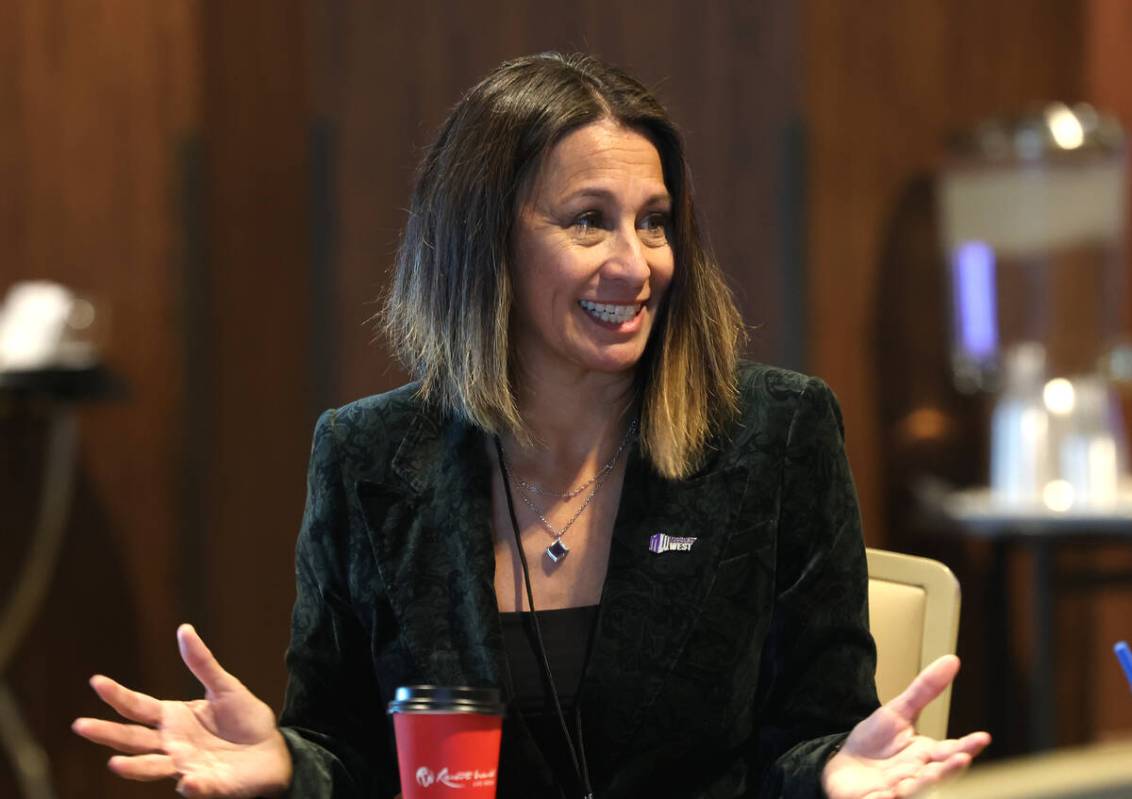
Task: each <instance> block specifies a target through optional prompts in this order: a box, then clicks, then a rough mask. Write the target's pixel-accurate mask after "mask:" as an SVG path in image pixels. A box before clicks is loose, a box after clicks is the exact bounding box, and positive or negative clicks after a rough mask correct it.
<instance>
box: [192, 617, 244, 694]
mask: <svg viewBox="0 0 1132 799" xmlns="http://www.w3.org/2000/svg"><path fill="white" fill-rule="evenodd" d="M177 647H178V648H179V649H180V650H181V660H183V661H185V665H186V666H188V667H189V671H191V672H192V673H193V676H194V677H196V678H197V679H198V680H200V684H201V685H203V686H204V687H205V690H207V691H211V692H212V693H222V692H224V691H230V690H232V689H233V688H234V687H237V686H239V685H240V684H241V683H240V681H239V680H237V679H236V678H235V677H233V676H232V675H231V674H229V673H228V672H226V671H225V670H224V669H223V668H222V667H221V665H220V663H219V662H217V660H216V658H215V657H213V654H212V652H211V651H210V650H209V648H208V647H207V646H205V645H204V641H202V640H201V637H200V636H199V635H197V631H196V630H195V629H193V626H192V625H191V624H182V625H181V626H180V627H178V628H177Z"/></svg>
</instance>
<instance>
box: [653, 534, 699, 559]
mask: <svg viewBox="0 0 1132 799" xmlns="http://www.w3.org/2000/svg"><path fill="white" fill-rule="evenodd" d="M694 543H696V538H695V536H685V537H680V536H675V535H666V534H665V533H656V534H655V535H653V536H652V537H651V538H650V539H649V552H655V553H656V554H658V555H659V554H660V553H661V552H688V551H690V550H691V549H692V544H694Z"/></svg>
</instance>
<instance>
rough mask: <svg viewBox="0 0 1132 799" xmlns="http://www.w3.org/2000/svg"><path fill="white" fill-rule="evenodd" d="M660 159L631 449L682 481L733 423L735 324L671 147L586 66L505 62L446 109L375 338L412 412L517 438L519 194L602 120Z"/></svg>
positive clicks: (627, 89)
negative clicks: (664, 277)
mask: <svg viewBox="0 0 1132 799" xmlns="http://www.w3.org/2000/svg"><path fill="white" fill-rule="evenodd" d="M607 118H608V119H613V120H615V121H617V122H618V123H620V124H622V125H625V126H627V127H631V128H633V129H635V130H639V131H641V132H642V133H643V134H644V135H645V136H647V137H648V138H649V139H650V141H652V142H653V144H654V145H655V146H656V148H657V150H658V152H659V154H660V161H661V165H662V168H663V171H664V182H665V185H666V186H667V188H668V191H669V194H670V195H671V196H672V215H671V231H670V232H669V236H670V241H671V244H672V248H673V255H674V257H675V272H674V274H673V279H672V283H671V285H670V287H669V290H668V295H667V297H666V298H665V300H664V302H663V305H662V308H661V309H660V312H659V314H658V317H657V324H656V326H655V327H654V329H653V331H652V333H651V338H650V341H649V344H648V346H647V347H646V350H645V353H644V355H643V357H642V360H641V363H640V364H639V365H638V367H637V387H638V394H639V400H640V403H641V419H640V430H641V449H642V452H643V454H644V455H645V457H647V458H648V459H649V460H650V461H651V463H652V464H653V466H654V467H655V468H656V469H657V471H658V472H659V473H660V474H662V475H664V476H665V477H669V478H679V477H685V476H687V475H689V474H691V473H692V472H693V471H694V470H695V468H696V467H697V465H698V464H699V463H700V461H701V460H702V456H703V454H704V450H705V447H706V445H707V442H708V440H709V438H710V437H711V435H712V433H713V432H716V431H717V430H719V429H720V428H721V426H722V425H723V424H724V423H725V422H726V421H727V420H728V419H730V418H731V417H732V416H733V415H734V414H735V412H736V407H737V401H738V389H737V385H736V366H737V360H738V351H739V346H740V341H741V339H742V336H743V326H742V321H741V318H740V316H739V312H738V310H737V309H736V308H735V304H734V301H733V300H732V297H731V293H730V291H729V290H728V288H727V286H726V284H725V282H724V280H723V276H722V273H721V272H720V269H719V266H718V265H717V264H716V262H715V260H714V258H713V257H712V256H711V254H710V253H709V252H708V250H707V247H706V246H705V244H704V243H703V241H702V239H701V237H700V234H699V230H698V227H697V223H696V213H695V207H694V204H693V201H692V192H691V186H690V179H689V172H688V167H687V164H686V162H685V159H684V144H683V140H682V138H681V136H680V134H679V132H678V131H677V129H676V127H675V125H674V124H673V123H672V121H671V120H670V119H669V117H668V114H667V112H666V111H665V110H664V108H663V106H661V104H660V103H659V102H658V101H657V100H656V98H655V97H654V96H653V95H652V93H651V92H649V91H648V89H646V88H645V87H644V86H643V85H642V84H641V83H640V82H638V81H637V80H635V79H633V78H632V77H630V76H629V75H627V74H625V73H624V72H622V71H621V70H619V69H617V68H616V67H613V66H610V65H608V64H606V63H604V62H602V61H600V60H598V59H597V58H594V57H592V56H587V55H569V56H564V55H560V54H557V53H543V54H540V55H534V56H528V57H525V58H519V59H516V60H514V61H507V62H505V63H503V64H502V65H500V66H499V67H498V68H497V69H495V70H494V71H493V72H492V73H491V74H490V75H488V76H487V77H486V78H484V79H483V80H482V81H481V82H480V83H479V84H477V85H476V86H475V87H473V88H472V89H471V90H470V91H469V92H468V93H467V94H466V95H465V96H464V97H463V99H461V100H460V102H459V103H457V105H456V107H455V108H454V109H453V110H452V112H451V114H449V116H448V118H447V120H446V121H445V122H444V124H443V125H442V127H441V129H440V132H439V134H438V136H437V138H436V140H435V141H434V142H433V144H432V146H431V147H430V148H429V150H428V152H427V154H426V155H425V158H424V161H423V162H422V164H421V167H420V171H419V173H418V176H417V182H416V187H415V189H414V191H413V196H412V201H411V204H410V208H409V220H408V222H407V224H406V226H405V230H404V233H403V236H402V240H401V245H400V248H399V250H398V254H397V260H396V265H395V269H394V277H393V285H392V288H391V289H390V292H389V295H388V297H387V299H386V303H385V307H384V311H383V323H384V328H385V332H386V334H387V336H388V337H389V339H390V341H391V343H392V345H393V347H394V349H395V351H396V352H397V354H398V356H399V357H400V358H401V360H402V361H403V362H404V363H405V365H406V366H407V367H408V368H409V370H410V371H411V372H412V373H413V375H414V376H415V377H416V378H417V379H418V380H419V381H420V393H421V395H422V396H423V398H424V399H425V400H426V401H428V402H430V403H434V404H435V405H436V406H438V407H439V408H441V409H442V410H444V411H446V412H451V413H456V414H458V415H460V416H461V417H463V418H464V419H466V420H467V421H469V422H470V423H472V424H475V425H477V426H479V427H481V428H482V429H484V430H486V431H488V432H500V431H503V430H508V431H511V432H512V433H514V434H516V435H518V436H520V437H521V438H526V430H525V427H524V424H523V419H522V417H521V415H520V413H519V409H518V406H517V403H516V399H515V396H516V393H515V389H514V385H513V382H514V380H515V362H514V358H513V352H512V351H513V346H512V342H511V340H510V334H511V302H512V286H511V278H510V274H509V267H510V264H509V261H510V241H511V230H512V227H513V225H514V224H515V220H516V218H517V213H518V210H519V208H518V205H519V202H520V201H521V198H522V191H523V188H524V186H525V184H526V181H527V180H529V178H530V177H531V176H532V175H534V174H535V172H536V171H537V169H538V168H539V166H540V165H541V163H542V160H543V158H544V157H545V155H546V153H547V152H548V151H549V150H550V149H551V148H552V147H553V146H554V145H555V144H556V143H557V142H558V141H559V140H560V139H561V138H562V137H563V136H564V135H566V134H567V133H569V132H570V131H572V130H575V129H577V128H579V127H582V126H584V125H587V124H589V123H592V122H596V121H598V120H601V119H607Z"/></svg>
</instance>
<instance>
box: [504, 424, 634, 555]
mask: <svg viewBox="0 0 1132 799" xmlns="http://www.w3.org/2000/svg"><path fill="white" fill-rule="evenodd" d="M636 431H637V420H636V419H634V420H633V421H632V422H630V423H629V429H628V430H626V431H625V436H624V437H623V438H622V439H621V444H620V445H619V446H618V447H617V451H616V452H614V453H613V457H611V458H610V459H609V460H608V461H607V462H606V463H605V465H604V466H602V467H601V468H600V469H598V470H597V472H596V473H595V474H594V476H593V477H591V478H590V479H589V480H586V482H584V483H582V484H581V485H580V486H578V487H577V488H574V489H571V490H569V491H566V492H565V493H558V492H555V491H547V490H546V489H544V488H540V487H539V486H537V485H536V484H534V483H531V482H530V481H527V480H524V479H523V478H521V477H519V476H518V475H516V474H514V473H512V471H511V467H510V466H508V464H507V459H506V458H503V460H502V466H503V474H504V476H505V477H506V478H507V479H508V480H510V481H511V482H513V483H515V484H516V485H518V486H519V487H520V488H521V489H522V491H520V492H519V499H521V500H523V502H524V504H526V506H527V507H528V508H530V509H531V512H533V513H534V514H535V516H537V517H538V520H539V522H541V523H542V526H543V527H544V528H546V531H547V532H548V533H550V534H551V535H552V536H554V542H553V543H552V544H551V545H550V546H548V547H547V548H546V556H547V557H548V558H550V560H551V562H552V563H558V562H560V561H561V560H562V559H563V558H565V557H566V556H567V555H569V554H570V548H569V547H567V546H566V543H565V542H564V541H563V540H562V538H563V537H564V536H565V535H566V533H567V531H569V529H570V528H571V527H573V526H574V522H576V521H578V519H579V517H581V515H582V513H583V512H584V511H585V510H586V508H588V507H589V505H590V503H591V502H593V500H594V497H596V496H597V493H598V492H599V491H601V487H602V486H603V485H605V481H606V480H608V479H609V475H610V474H612V472H613V467H614V466H616V464H617V461H618V460H619V459H620V457H621V453H622V452H624V451H625V447H627V446H628V445H629V442H630V441H631V440H632V438H633V434H634V433H635V432H636ZM501 452H502V450H501ZM591 486H592V488H591ZM587 488H590V492H589V494H587V495H586V498H585V500H584V501H583V502H582V504H581V505H580V506H578V509H577V510H576V511H574V513H573V514H572V515H571V516H570V518H569V519H567V520H566V523H565V524H563V525H562V526H561V527H555V526H554V524H552V523H551V521H550V520H549V519H547V518H546V514H545V513H543V512H542V510H541V509H539V507H538V506H537V505H535V503H534V500H532V499H531V497H530V496H529V494H539V495H542V496H551V497H555V498H558V499H561V500H563V501H566V502H568V501H570V500H571V499H573V498H574V497H577V496H578V495H579V494H581V493H582V492H583V491H585V490H586V489H587Z"/></svg>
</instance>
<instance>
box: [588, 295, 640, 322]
mask: <svg viewBox="0 0 1132 799" xmlns="http://www.w3.org/2000/svg"><path fill="white" fill-rule="evenodd" d="M578 304H579V305H581V306H582V310H584V311H585V312H586V313H588V314H589V315H590V316H592V317H594V318H595V319H598V320H600V321H602V322H608V323H611V324H615V325H619V324H622V323H624V322H628V321H629V320H630V319H632V318H633V317H634V316H636V315H637V311H639V310H640V308H641V306H640V305H635V304H634V305H609V304H606V303H602V302H590V301H589V300H578Z"/></svg>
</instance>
